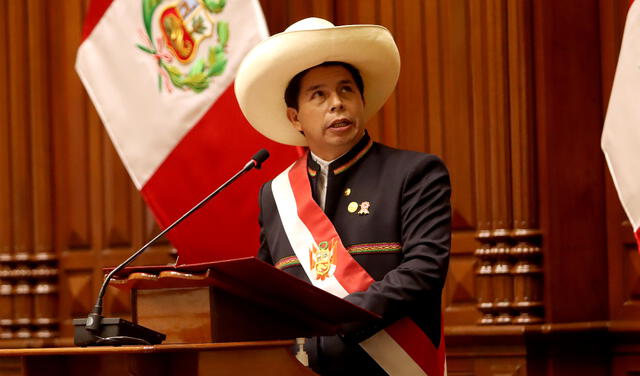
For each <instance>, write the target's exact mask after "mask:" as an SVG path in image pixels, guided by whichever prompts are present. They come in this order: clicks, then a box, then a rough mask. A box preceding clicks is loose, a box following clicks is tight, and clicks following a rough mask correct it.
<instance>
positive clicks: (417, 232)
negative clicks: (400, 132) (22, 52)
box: [236, 18, 451, 376]
mask: <svg viewBox="0 0 640 376" xmlns="http://www.w3.org/2000/svg"><path fill="white" fill-rule="evenodd" d="M399 69H400V59H399V54H398V50H397V47H396V45H395V43H394V41H393V38H392V37H391V35H390V33H389V32H388V31H387V30H386V29H385V28H383V27H381V26H376V25H350V26H340V27H334V26H333V25H332V24H331V23H329V22H328V21H325V20H321V19H318V18H310V19H305V20H302V21H299V22H297V23H295V24H293V25H292V26H290V27H289V28H288V29H287V30H286V31H285V32H283V33H280V34H277V35H274V36H272V37H271V38H269V39H268V40H266V41H264V42H263V43H261V44H259V45H258V46H256V48H254V50H252V51H251V52H250V53H249V54H248V55H247V57H246V58H245V60H244V61H243V63H242V65H241V67H240V69H239V72H238V75H237V78H236V95H237V97H238V101H239V103H240V106H241V108H242V110H243V112H244V114H245V116H246V117H247V119H248V120H249V121H250V123H251V124H252V126H253V127H254V128H256V129H257V130H258V131H260V132H261V133H263V134H264V135H265V136H267V137H269V138H271V139H273V140H276V141H278V142H281V143H285V144H289V145H299V146H308V147H309V151H310V152H309V153H307V154H305V155H304V156H303V157H302V158H301V159H300V160H298V161H297V162H296V163H294V164H293V165H292V166H291V167H289V168H288V169H287V170H285V171H284V172H283V173H281V174H280V175H279V176H278V177H276V178H275V179H274V180H272V181H271V182H268V183H267V184H265V185H264V186H263V187H262V190H261V192H260V206H261V214H260V225H261V247H260V250H259V254H258V257H259V258H260V259H262V260H264V261H266V262H269V263H271V264H273V265H275V266H276V267H278V268H280V269H282V270H284V271H286V272H288V273H290V274H293V275H295V276H296V277H298V278H300V279H303V280H305V281H307V282H310V283H312V284H314V285H315V286H317V287H319V288H322V289H324V290H326V291H329V292H331V293H333V294H335V295H337V296H340V297H343V298H344V299H346V300H348V301H350V302H351V303H353V304H356V305H358V306H360V307H363V308H365V309H368V310H370V311H372V312H375V313H377V314H379V315H380V316H381V317H382V319H381V320H379V321H377V322H373V323H355V324H351V325H348V326H345V327H344V328H343V332H342V333H341V334H340V335H339V336H332V337H321V338H317V339H312V340H311V341H310V342H309V344H308V346H307V349H308V350H309V351H310V355H311V367H312V368H313V369H314V370H315V371H316V372H319V373H321V374H327V375H329V374H331V375H334V374H367V375H377V374H387V373H388V374H407V375H409V374H411V375H413V374H420V375H424V374H429V375H430V376H435V375H442V374H444V373H445V366H444V352H443V351H444V346H443V344H442V337H441V334H442V331H441V329H442V328H441V317H440V302H441V293H442V288H443V285H444V280H445V276H446V271H447V267H448V257H449V245H450V216H451V214H450V205H449V196H450V183H449V177H448V173H447V171H446V168H445V167H444V164H443V163H442V161H440V159H438V158H437V157H435V156H433V155H427V154H422V153H416V152H410V151H402V150H397V149H392V148H389V147H386V146H383V145H380V144H378V143H375V142H373V141H372V140H371V138H370V137H369V135H368V134H367V132H366V130H365V122H366V121H367V120H368V119H369V118H370V117H371V116H372V115H373V114H375V113H376V112H377V111H378V110H379V109H380V107H381V106H382V105H383V104H384V102H385V101H386V99H387V98H388V96H389V95H390V94H391V92H392V91H393V89H394V87H395V84H396V81H397V78H398V74H399ZM403 126H422V125H421V124H416V125H414V124H404V125H403Z"/></svg>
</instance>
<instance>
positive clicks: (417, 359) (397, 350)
mask: <svg viewBox="0 0 640 376" xmlns="http://www.w3.org/2000/svg"><path fill="white" fill-rule="evenodd" d="M308 155H309V153H307V154H306V155H305V156H303V157H302V158H301V159H299V160H298V161H296V162H295V163H294V164H293V165H291V166H290V167H289V168H287V169H286V170H285V171H283V172H282V173H280V175H278V176H277V177H276V178H275V179H274V180H273V182H272V185H271V188H272V191H273V196H274V199H275V202H276V206H277V208H278V213H279V214H280V218H281V220H282V225H283V227H284V230H285V233H286V234H287V238H288V239H289V242H290V243H291V247H292V248H293V251H294V253H295V254H296V256H297V257H298V259H299V260H300V265H301V266H302V267H303V269H304V271H305V273H306V274H307V276H308V277H309V280H310V281H311V283H312V284H313V285H314V286H316V287H318V288H321V289H323V290H325V291H328V292H330V293H332V294H333V295H336V296H339V297H341V298H343V297H345V296H346V295H348V294H350V293H352V292H357V291H364V290H366V289H367V288H368V287H369V285H370V284H371V283H373V282H374V280H373V278H371V276H370V275H369V273H367V271H366V270H364V268H362V266H360V264H358V262H357V261H356V260H354V259H353V257H352V256H351V255H350V254H349V252H348V251H347V250H346V248H345V247H344V244H342V241H341V240H340V237H339V236H338V233H337V232H336V229H335V228H334V227H333V223H331V220H329V218H328V217H327V216H326V215H325V213H324V212H323V211H322V209H321V208H320V207H319V206H318V204H317V203H316V202H315V201H314V200H313V197H312V196H311V186H310V184H309V179H308V177H307V158H308ZM318 250H323V251H324V253H322V252H317V251H318ZM321 253H322V254H321ZM320 254H321V255H320ZM318 255H319V256H318ZM319 263H324V266H327V267H319V266H318V265H319ZM312 265H314V266H315V267H313V268H312ZM320 266H322V265H320ZM360 346H361V347H362V348H363V349H364V350H365V351H366V352H367V353H368V354H369V356H371V357H372V358H373V359H374V360H375V361H376V362H377V363H378V365H380V367H382V369H384V370H385V371H386V372H387V373H388V374H390V375H428V376H442V375H446V363H445V353H444V338H441V340H440V346H439V348H436V347H435V346H434V345H433V343H432V342H431V340H430V339H429V337H427V335H426V334H425V333H424V332H423V331H422V330H421V329H420V328H419V327H418V326H417V325H416V324H415V323H414V322H413V320H411V319H410V318H404V319H401V320H399V321H397V322H396V323H394V324H392V325H391V326H388V327H387V328H385V329H383V330H381V331H379V332H378V333H376V334H375V335H373V336H372V337H370V338H368V339H367V340H365V341H363V342H361V343H360Z"/></svg>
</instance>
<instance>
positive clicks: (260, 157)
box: [251, 149, 269, 169]
mask: <svg viewBox="0 0 640 376" xmlns="http://www.w3.org/2000/svg"><path fill="white" fill-rule="evenodd" d="M267 158H269V152H268V151H267V149H260V150H259V151H258V152H257V153H255V154H254V155H253V157H252V158H251V160H252V161H253V162H254V163H255V168H257V169H259V168H260V167H262V163H263V162H264V161H266V160H267Z"/></svg>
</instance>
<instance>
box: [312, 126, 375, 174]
mask: <svg viewBox="0 0 640 376" xmlns="http://www.w3.org/2000/svg"><path fill="white" fill-rule="evenodd" d="M372 145H373V140H372V139H371V137H370V136H369V132H367V131H366V130H365V131H364V136H362V138H361V139H360V141H358V143H357V144H355V146H354V147H353V148H351V150H349V151H348V152H346V153H345V154H344V155H343V156H341V157H340V158H338V159H336V160H335V161H333V162H331V164H330V165H329V171H330V172H332V173H333V175H339V174H341V173H343V172H345V171H347V170H348V169H349V168H351V166H353V165H354V164H355V163H356V162H358V161H359V160H360V159H361V158H362V157H364V156H365V154H367V152H368V151H369V149H371V146H372ZM307 171H308V172H309V175H311V176H312V177H313V176H316V174H317V173H318V171H320V165H318V163H317V162H316V161H314V160H313V158H311V156H309V158H307Z"/></svg>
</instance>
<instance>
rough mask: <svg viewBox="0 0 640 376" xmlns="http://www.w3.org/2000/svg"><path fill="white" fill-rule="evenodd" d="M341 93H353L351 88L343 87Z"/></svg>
mask: <svg viewBox="0 0 640 376" xmlns="http://www.w3.org/2000/svg"><path fill="white" fill-rule="evenodd" d="M342 91H343V92H348V93H351V92H353V88H352V87H351V86H343V87H342Z"/></svg>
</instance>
